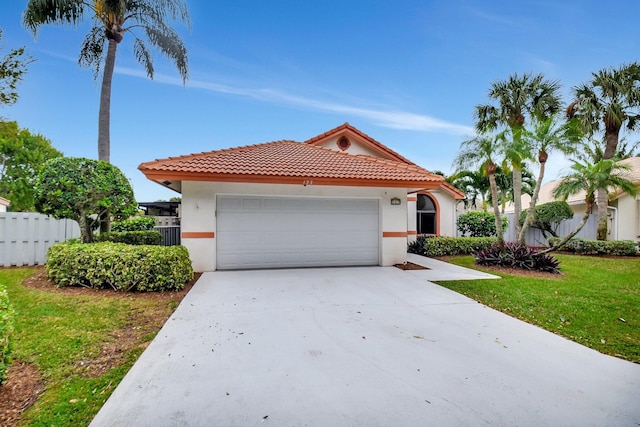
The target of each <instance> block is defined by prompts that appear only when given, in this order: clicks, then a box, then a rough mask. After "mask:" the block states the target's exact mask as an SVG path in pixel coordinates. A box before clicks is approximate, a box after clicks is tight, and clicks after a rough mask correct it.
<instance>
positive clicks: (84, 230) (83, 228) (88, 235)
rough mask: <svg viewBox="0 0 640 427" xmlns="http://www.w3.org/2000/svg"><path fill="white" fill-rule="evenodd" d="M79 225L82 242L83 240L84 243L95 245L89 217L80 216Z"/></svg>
mask: <svg viewBox="0 0 640 427" xmlns="http://www.w3.org/2000/svg"><path fill="white" fill-rule="evenodd" d="M78 225H79V226H80V240H82V243H93V229H92V228H91V221H87V217H86V216H85V215H84V214H80V217H79V218H78Z"/></svg>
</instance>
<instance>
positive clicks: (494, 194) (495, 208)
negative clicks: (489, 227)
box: [489, 171, 504, 251]
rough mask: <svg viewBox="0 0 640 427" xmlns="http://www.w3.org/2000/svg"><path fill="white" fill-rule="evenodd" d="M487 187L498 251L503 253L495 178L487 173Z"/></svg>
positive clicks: (500, 217)
mask: <svg viewBox="0 0 640 427" xmlns="http://www.w3.org/2000/svg"><path fill="white" fill-rule="evenodd" d="M489 185H490V186H491V197H492V198H493V213H494V215H495V217H496V236H497V237H498V245H500V250H502V251H504V235H503V233H502V216H501V215H500V205H499V204H498V186H497V185H496V176H495V174H494V173H492V172H491V171H489Z"/></svg>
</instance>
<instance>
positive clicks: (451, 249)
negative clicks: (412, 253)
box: [421, 237, 498, 257]
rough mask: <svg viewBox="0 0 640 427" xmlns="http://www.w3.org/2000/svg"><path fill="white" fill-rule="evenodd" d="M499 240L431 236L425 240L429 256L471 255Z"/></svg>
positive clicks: (425, 253)
mask: <svg viewBox="0 0 640 427" xmlns="http://www.w3.org/2000/svg"><path fill="white" fill-rule="evenodd" d="M497 241H498V239H497V238H495V237H431V238H428V239H425V241H424V252H423V253H422V254H421V255H425V256H428V257H436V256H449V255H471V254H473V253H474V252H477V251H480V250H483V249H488V248H490V247H491V246H492V245H493V244H494V243H496V242H497Z"/></svg>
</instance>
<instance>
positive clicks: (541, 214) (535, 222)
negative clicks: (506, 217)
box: [520, 201, 573, 238]
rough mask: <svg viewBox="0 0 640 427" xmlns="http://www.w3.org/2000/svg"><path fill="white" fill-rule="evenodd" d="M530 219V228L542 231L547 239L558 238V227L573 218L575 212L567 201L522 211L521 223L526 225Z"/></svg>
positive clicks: (545, 204)
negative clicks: (550, 237)
mask: <svg viewBox="0 0 640 427" xmlns="http://www.w3.org/2000/svg"><path fill="white" fill-rule="evenodd" d="M530 212H533V213H530ZM529 218H532V219H531V223H530V226H531V227H533V228H537V229H538V230H540V231H541V232H542V235H543V236H544V237H545V238H548V237H549V236H553V237H558V234H557V233H556V229H557V227H558V225H559V224H560V223H561V222H562V221H564V220H566V219H571V218H573V210H571V207H570V206H569V204H568V203H567V202H565V201H556V202H549V203H544V204H542V205H537V206H533V207H531V208H529V209H525V210H524V211H522V214H521V215H520V222H522V223H524V222H525V221H526V220H528V219H529Z"/></svg>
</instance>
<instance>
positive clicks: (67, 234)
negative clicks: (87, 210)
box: [0, 212, 80, 267]
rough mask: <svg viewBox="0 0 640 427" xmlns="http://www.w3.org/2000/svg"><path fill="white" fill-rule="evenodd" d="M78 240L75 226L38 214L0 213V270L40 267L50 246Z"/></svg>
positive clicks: (77, 229) (70, 222)
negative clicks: (74, 239) (16, 267)
mask: <svg viewBox="0 0 640 427" xmlns="http://www.w3.org/2000/svg"><path fill="white" fill-rule="evenodd" d="M75 237H80V227H79V226H78V223H77V222H75V221H73V220H70V219H54V218H50V217H48V216H46V215H42V214H39V213H23V212H6V213H0V267H9V266H24V265H44V263H45V261H46V260H47V250H48V249H49V247H50V246H51V245H53V244H54V243H58V242H64V241H65V240H69V239H71V238H75Z"/></svg>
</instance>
